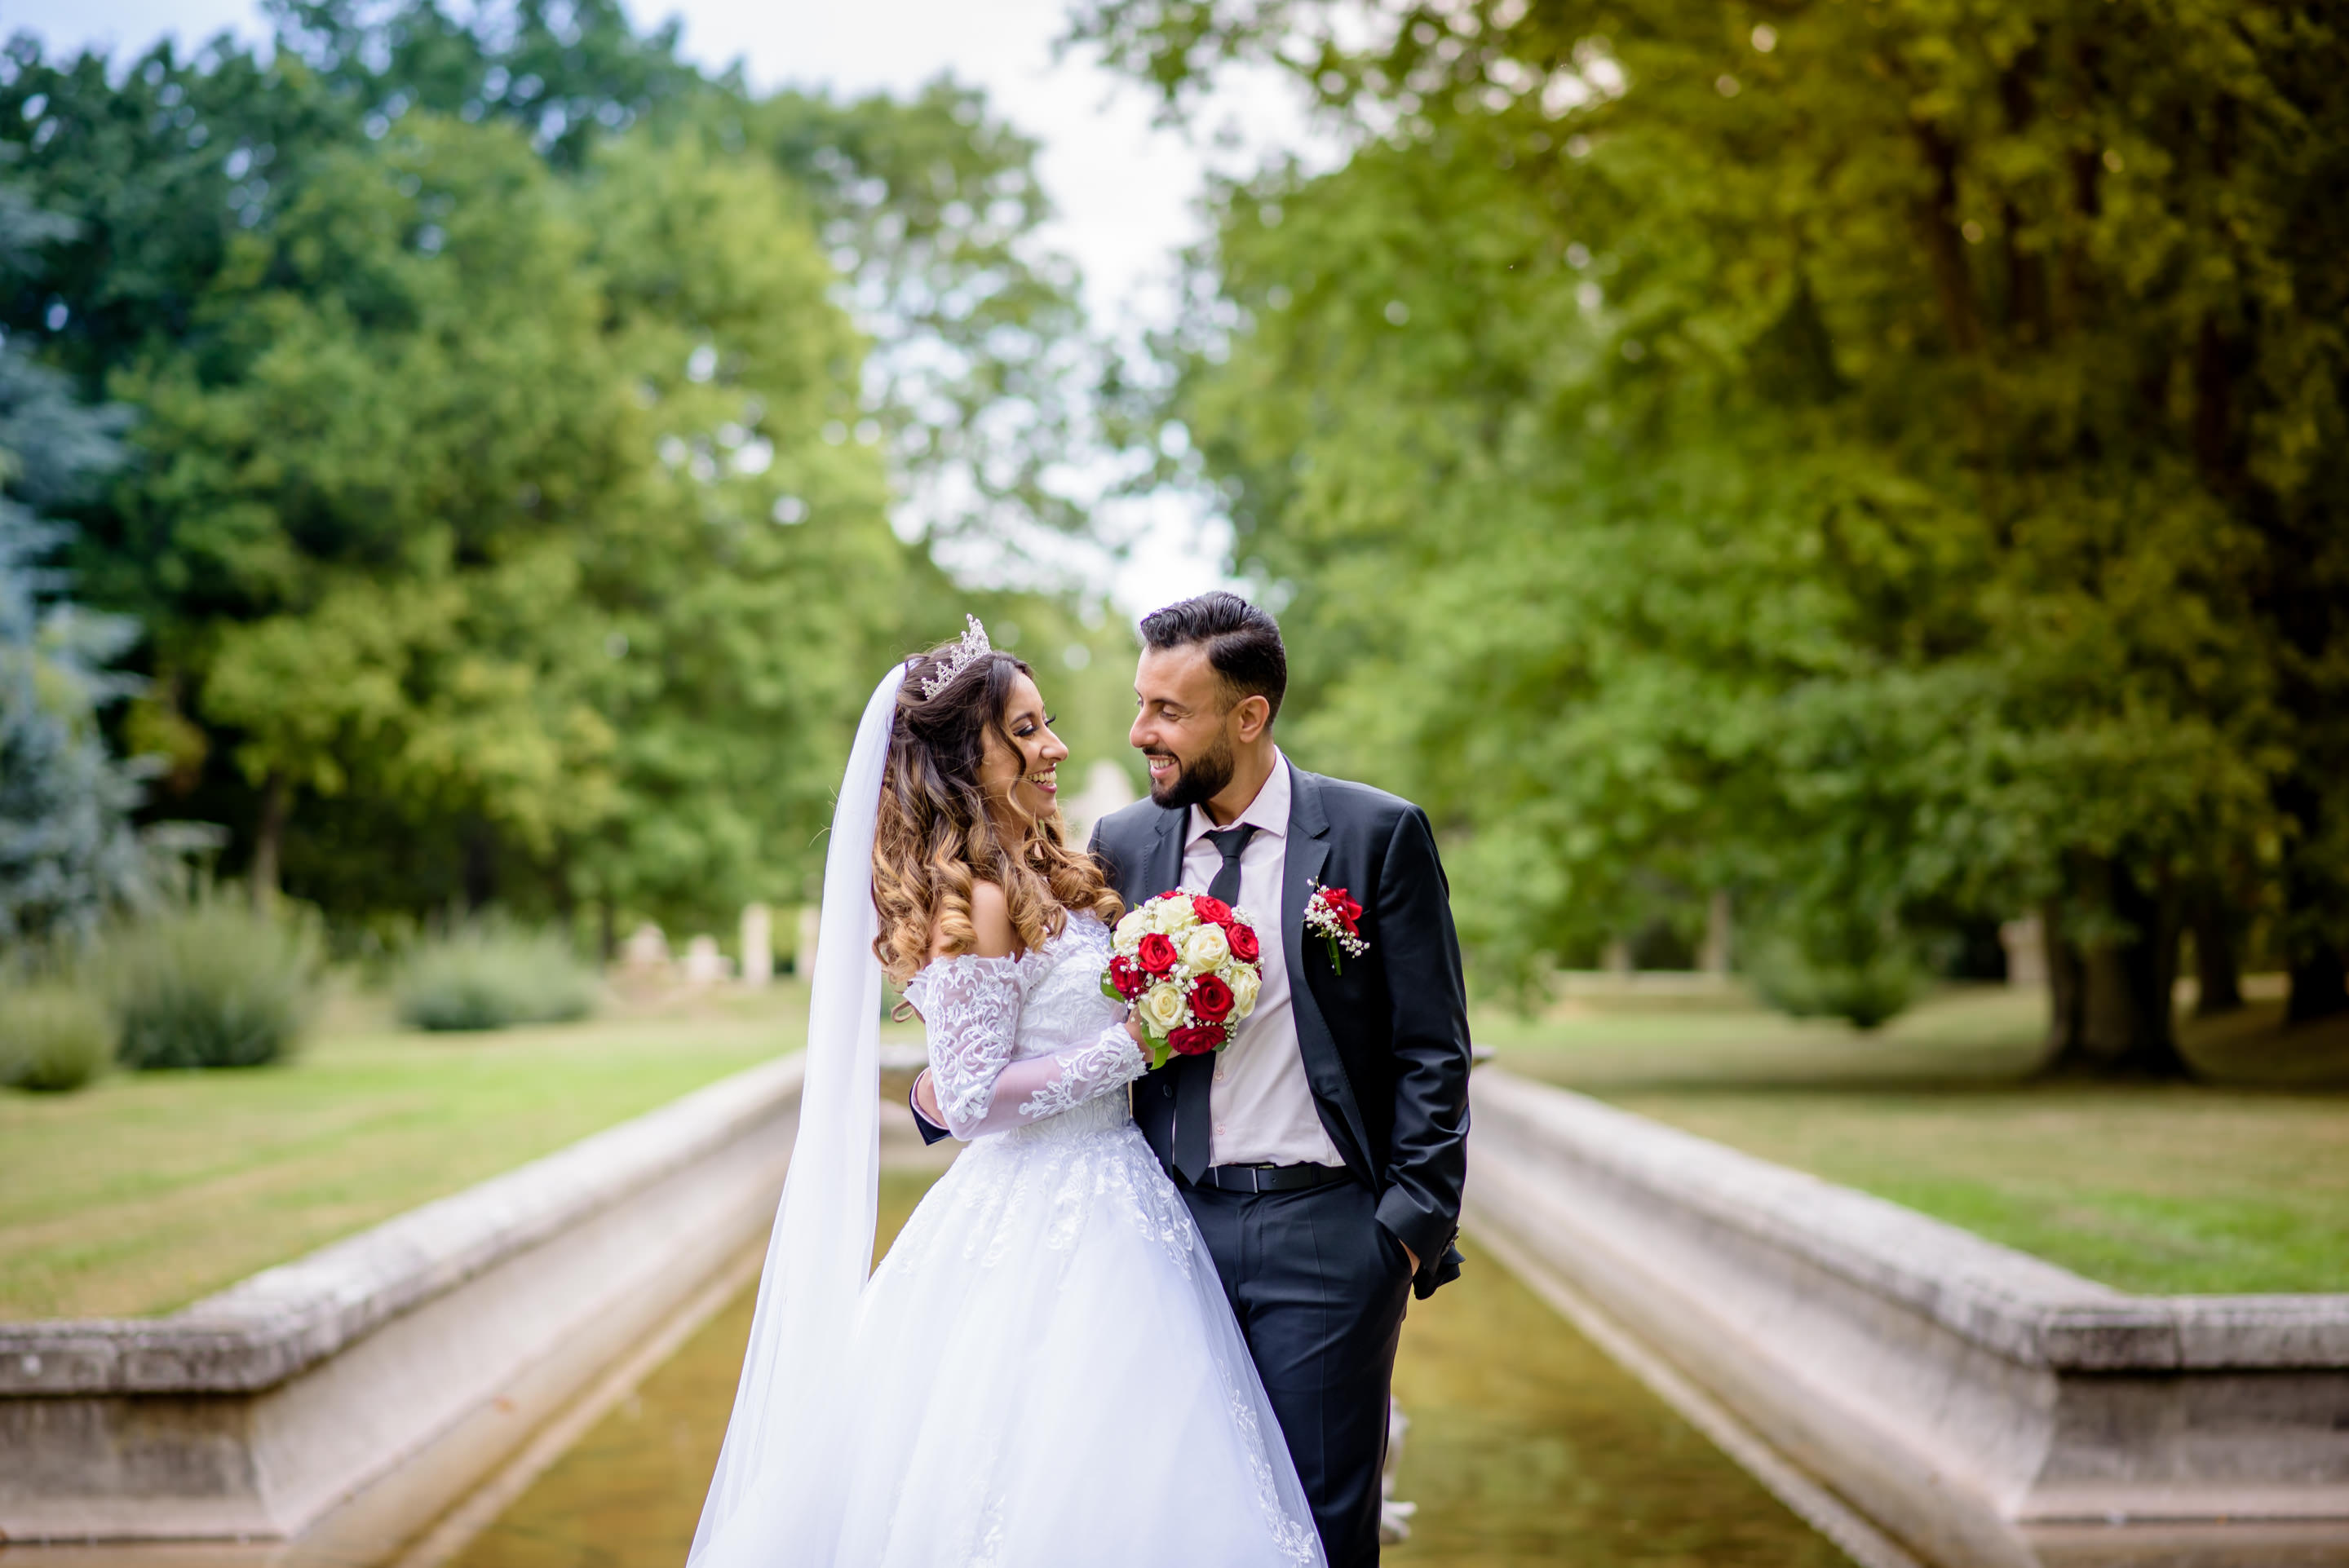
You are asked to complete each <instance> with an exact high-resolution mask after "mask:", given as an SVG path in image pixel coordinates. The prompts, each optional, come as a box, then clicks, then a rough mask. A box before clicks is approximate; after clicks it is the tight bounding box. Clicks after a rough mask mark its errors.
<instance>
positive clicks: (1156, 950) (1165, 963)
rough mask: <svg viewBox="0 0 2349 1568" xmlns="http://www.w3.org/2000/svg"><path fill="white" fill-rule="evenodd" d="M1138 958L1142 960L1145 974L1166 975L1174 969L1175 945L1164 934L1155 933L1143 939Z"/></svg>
mask: <svg viewBox="0 0 2349 1568" xmlns="http://www.w3.org/2000/svg"><path fill="white" fill-rule="evenodd" d="M1136 956H1138V957H1139V958H1140V959H1141V960H1142V968H1143V973H1144V974H1148V975H1164V974H1165V973H1166V972H1167V971H1168V970H1169V969H1172V968H1174V956H1175V955H1174V943H1173V942H1172V941H1170V940H1169V939H1168V938H1167V937H1166V936H1165V935H1164V934H1163V933H1160V932H1155V931H1154V932H1152V933H1151V934H1149V935H1147V936H1145V937H1143V939H1142V946H1141V949H1140V951H1139V953H1138V954H1136Z"/></svg>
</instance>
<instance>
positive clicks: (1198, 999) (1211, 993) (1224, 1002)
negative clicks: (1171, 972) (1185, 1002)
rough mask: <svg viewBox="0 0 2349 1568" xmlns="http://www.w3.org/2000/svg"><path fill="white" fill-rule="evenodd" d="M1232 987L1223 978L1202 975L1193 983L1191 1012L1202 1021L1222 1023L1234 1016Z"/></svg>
mask: <svg viewBox="0 0 2349 1568" xmlns="http://www.w3.org/2000/svg"><path fill="white" fill-rule="evenodd" d="M1234 1000H1235V998H1234V997H1233V995H1232V988H1231V987H1230V986H1228V985H1225V984H1224V982H1223V980H1222V978H1221V977H1220V976H1218V975H1200V976H1199V977H1198V978H1197V979H1196V980H1195V981H1193V982H1192V983H1191V1012H1192V1014H1193V1015H1194V1016H1196V1017H1197V1018H1198V1019H1199V1020H1200V1021H1201V1022H1203V1023H1208V1024H1220V1023H1222V1022H1223V1021H1224V1020H1225V1019H1226V1018H1228V1017H1230V1016H1232V1003H1233V1001H1234Z"/></svg>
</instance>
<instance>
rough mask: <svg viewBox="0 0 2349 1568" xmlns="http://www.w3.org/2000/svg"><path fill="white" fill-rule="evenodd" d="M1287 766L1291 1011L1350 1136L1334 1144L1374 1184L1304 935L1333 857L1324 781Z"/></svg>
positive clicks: (1319, 1084)
mask: <svg viewBox="0 0 2349 1568" xmlns="http://www.w3.org/2000/svg"><path fill="white" fill-rule="evenodd" d="M1287 766H1288V843H1287V845H1286V846H1285V852H1284V854H1283V856H1282V860H1283V862H1284V863H1283V865H1282V875H1281V886H1280V948H1281V953H1282V955H1283V956H1284V958H1285V959H1286V960H1287V962H1288V1011H1289V1015H1290V1017H1291V1019H1292V1021H1293V1022H1294V1023H1295V1024H1296V1026H1297V1047H1298V1052H1299V1055H1300V1056H1302V1057H1304V1060H1305V1076H1306V1078H1307V1081H1309V1083H1310V1084H1311V1085H1312V1086H1313V1095H1314V1098H1315V1099H1318V1100H1319V1101H1320V1102H1321V1103H1322V1105H1323V1106H1324V1107H1326V1108H1327V1109H1330V1110H1334V1111H1335V1112H1337V1115H1338V1119H1340V1121H1342V1122H1343V1123H1344V1124H1345V1127H1346V1130H1347V1131H1348V1132H1350V1134H1351V1136H1350V1137H1348V1138H1334V1139H1333V1141H1335V1142H1336V1143H1337V1145H1338V1149H1339V1152H1340V1154H1342V1155H1344V1156H1345V1159H1346V1163H1347V1164H1348V1165H1350V1166H1351V1167H1353V1169H1354V1171H1355V1173H1356V1174H1357V1175H1359V1176H1361V1178H1362V1180H1363V1181H1367V1182H1371V1183H1373V1184H1375V1182H1376V1181H1377V1178H1376V1175H1375V1174H1374V1173H1373V1172H1372V1171H1371V1170H1370V1169H1369V1155H1368V1153H1367V1152H1366V1150H1369V1148H1370V1146H1371V1140H1370V1136H1369V1133H1368V1131H1367V1130H1365V1129H1364V1127H1363V1125H1362V1113H1361V1109H1360V1108H1359V1107H1357V1106H1356V1105H1355V1103H1354V1088H1353V1084H1352V1082H1351V1081H1350V1079H1349V1078H1347V1077H1346V1064H1345V1060H1344V1058H1343V1057H1340V1056H1339V1054H1338V1042H1337V1041H1336V1040H1335V1039H1334V1038H1333V1037H1331V1036H1330V1025H1329V1022H1328V1020H1327V1019H1325V1018H1323V1017H1322V1016H1321V1003H1320V1001H1319V998H1318V997H1316V996H1315V995H1313V986H1312V984H1311V983H1310V981H1309V980H1308V979H1307V973H1308V964H1307V954H1308V953H1309V951H1310V948H1309V945H1308V944H1309V942H1310V941H1311V940H1312V939H1311V938H1310V937H1309V936H1308V935H1307V934H1306V931H1305V901H1306V900H1307V899H1308V898H1309V897H1310V896H1312V892H1313V882H1314V881H1315V880H1316V879H1317V878H1319V876H1320V874H1321V868H1322V866H1323V865H1324V864H1325V863H1327V862H1328V861H1329V859H1330V817H1329V814H1328V813H1327V812H1326V811H1324V810H1322V808H1321V781H1320V779H1319V777H1318V776H1316V775H1314V774H1311V773H1308V772H1306V771H1305V770H1304V769H1301V768H1299V767H1298V766H1297V765H1296V764H1294V763H1288V764H1287ZM1332 1131H1333V1133H1334V1131H1335V1130H1334V1129H1333V1130H1332Z"/></svg>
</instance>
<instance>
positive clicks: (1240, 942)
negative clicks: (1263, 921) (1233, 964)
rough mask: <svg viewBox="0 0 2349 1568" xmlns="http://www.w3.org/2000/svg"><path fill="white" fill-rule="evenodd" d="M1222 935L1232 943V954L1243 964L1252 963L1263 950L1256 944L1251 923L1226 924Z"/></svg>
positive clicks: (1254, 930)
mask: <svg viewBox="0 0 2349 1568" xmlns="http://www.w3.org/2000/svg"><path fill="white" fill-rule="evenodd" d="M1224 935H1225V937H1226V939H1227V940H1228V941H1229V942H1230V943H1231V944H1232V956H1233V957H1235V958H1237V959H1238V960H1239V961H1240V962H1241V963H1243V964H1253V963H1255V962H1256V961H1257V958H1258V957H1260V956H1261V955H1262V954H1263V952H1264V950H1263V949H1262V948H1260V947H1258V946H1257V940H1256V927H1255V926H1253V925H1238V924H1234V925H1227V926H1226V927H1224Z"/></svg>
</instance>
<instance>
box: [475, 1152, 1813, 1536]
mask: <svg viewBox="0 0 2349 1568" xmlns="http://www.w3.org/2000/svg"><path fill="white" fill-rule="evenodd" d="M931 1180H933V1176H932V1174H931V1173H930V1172H927V1171H884V1172H883V1175H882V1179H881V1226H880V1233H881V1237H882V1244H883V1245H884V1246H885V1245H886V1244H887V1238H889V1237H891V1236H894V1235H895V1233H896V1230H897V1227H898V1226H899V1225H900V1224H902V1223H904V1222H905V1216H906V1214H907V1213H909V1212H912V1209H913V1206H914V1204H915V1203H916V1202H917V1201H918V1200H919V1199H920V1197H921V1194H922V1192H923V1191H924V1189H925V1188H926V1186H927V1185H928V1183H929V1181H931ZM1467 1251H1468V1272H1467V1274H1465V1275H1464V1277H1463V1278H1462V1279H1461V1280H1460V1282H1459V1283H1458V1284H1454V1285H1451V1286H1448V1287H1447V1288H1445V1289H1444V1290H1443V1291H1441V1292H1439V1293H1438V1294H1437V1295H1436V1296H1435V1297H1434V1299H1433V1300H1431V1301H1425V1302H1419V1303H1415V1304H1414V1305H1413V1307H1412V1314H1411V1318H1410V1321H1409V1323H1408V1325H1407V1326H1405V1328H1404V1330H1403V1344H1402V1360H1401V1362H1400V1364H1399V1365H1398V1366H1397V1367H1396V1371H1395V1392H1396V1395H1397V1397H1398V1398H1400V1399H1401V1400H1402V1407H1403V1409H1404V1411H1405V1413H1406V1414H1407V1415H1408V1416H1409V1417H1410V1418H1411V1422H1412V1427H1411V1433H1410V1436H1409V1438H1408V1439H1406V1441H1405V1444H1404V1449H1403V1459H1402V1467H1401V1473H1400V1477H1399V1485H1398V1488H1397V1491H1398V1492H1399V1494H1400V1495H1401V1496H1402V1497H1405V1498H1408V1499H1410V1500H1411V1501H1414V1502H1416V1503H1418V1504H1419V1512H1418V1514H1417V1516H1416V1517H1415V1518H1414V1519H1413V1525H1412V1529H1413V1538H1412V1540H1411V1541H1410V1542H1408V1543H1407V1544H1404V1545H1402V1546H1397V1547H1390V1548H1389V1549H1388V1550H1387V1552H1386V1553H1385V1557H1384V1561H1385V1562H1386V1563H1390V1564H1392V1565H1394V1568H1438V1565H1441V1568H1502V1565H1504V1564H1516V1563H1574V1564H1578V1568H1612V1565H1616V1564H1621V1565H1626V1568H1628V1565H1630V1564H1640V1565H1641V1568H1666V1565H1673V1564H1686V1565H1688V1568H1698V1565H1700V1564H1702V1565H1704V1568H1737V1565H1741V1564H1750V1565H1752V1568H1832V1565H1835V1564H1840V1563H1844V1562H1845V1559H1844V1558H1843V1556H1842V1554H1841V1553H1838V1552H1837V1550H1836V1549H1835V1548H1834V1547H1833V1546H1831V1545H1829V1544H1828V1543H1827V1542H1826V1541H1825V1540H1824V1539H1822V1538H1821V1537H1819V1536H1818V1535H1816V1533H1814V1532H1812V1531H1811V1530H1810V1529H1809V1528H1808V1527H1807V1526H1806V1525H1804V1524H1803V1523H1802V1522H1801V1521H1799V1520H1797V1519H1796V1518H1795V1516H1794V1515H1793V1514H1791V1513H1789V1512H1788V1511H1786V1510H1785V1508H1783V1507H1781V1506H1780V1505H1779V1504H1778V1502H1777V1501H1776V1500H1775V1499H1774V1498H1772V1497H1771V1496H1770V1495H1769V1493H1767V1492H1765V1491H1763V1490H1762V1488H1761V1487H1759V1486H1758V1485H1756V1484H1755V1483H1754V1480H1752V1479H1751V1478H1749V1477H1748V1476H1747V1475H1746V1474H1745V1472H1744V1471H1743V1470H1739V1469H1738V1468H1737V1467H1736V1466H1735V1465H1733V1464H1732V1463H1731V1462H1730V1461H1729V1460H1727V1459H1726V1458H1724V1457H1723V1455H1722V1454H1721V1453H1720V1452H1719V1451H1718V1450H1717V1449H1714V1448H1713V1446H1712V1445H1711V1444H1710V1443H1708V1442H1707V1441H1706V1440H1705V1439H1703V1438H1702V1436H1700V1435H1699V1434H1698V1433H1697V1432H1696V1431H1695V1430H1694V1429H1692V1428H1690V1427H1689V1426H1688V1425H1687V1424H1686V1423H1684V1422H1682V1420H1681V1419H1680V1418H1679V1417H1677V1416H1676V1415H1674V1414H1673V1413H1672V1412H1671V1410H1670V1409H1668V1408H1665V1407H1664V1406H1663V1405H1661V1404H1660V1403H1659V1402H1658V1401H1657V1400H1656V1399H1655V1398H1654V1397H1653V1396H1652V1395H1651V1394H1650V1393H1648V1391H1647V1390H1646V1389H1645V1388H1643V1387H1640V1385H1639V1384H1638V1383H1636V1382H1634V1381H1632V1379H1631V1378H1630V1377H1629V1376H1627V1375H1626V1374H1624V1373H1623V1372H1621V1371H1620V1370H1619V1369H1618V1368H1617V1367H1616V1366H1615V1365H1614V1363H1613V1362H1611V1361H1609V1360H1608V1359H1607V1358H1606V1357H1604V1356H1602V1355H1601V1354H1599V1351H1598V1350H1596V1349H1595V1348H1593V1347H1592V1346H1590V1345H1589V1344H1588V1342H1587V1341H1585V1340H1584V1339H1582V1338H1581V1337H1580V1336H1578V1335H1577V1334H1576V1333H1575V1332H1574V1330H1573V1329H1571V1328H1569V1327H1568V1326H1567V1325H1566V1324H1565V1323H1564V1322H1563V1321H1561V1320H1560V1319H1559V1318H1558V1316H1557V1314H1556V1313H1554V1312H1552V1311H1551V1310H1550V1309H1549V1308H1548V1307H1547V1306H1545V1305H1543V1304H1542V1303H1541V1302H1540V1301H1538V1300H1537V1299H1536V1298H1535V1297H1534V1296H1533V1295H1532V1294H1531V1293H1530V1292H1528V1291H1527V1290H1526V1288H1525V1287H1524V1286H1522V1285H1520V1284H1517V1282H1516V1280H1515V1279H1513V1278H1512V1277H1510V1275H1509V1274H1507V1273H1506V1272H1505V1271H1504V1270H1503V1269H1502V1268H1501V1267H1500V1265H1499V1264H1495V1262H1494V1261H1493V1260H1492V1259H1491V1257H1490V1256H1489V1255H1488V1254H1485V1253H1480V1252H1478V1251H1477V1250H1476V1249H1475V1248H1474V1247H1470V1248H1468V1249H1467ZM752 1295H753V1293H752V1292H750V1291H745V1292H744V1293H743V1294H742V1295H740V1297H738V1298H737V1299H736V1300H735V1301H734V1302H733V1303H732V1304H731V1305H729V1306H728V1307H727V1308H726V1309H725V1310H724V1311H723V1312H721V1313H719V1315H717V1316H716V1317H714V1318H713V1319H711V1320H710V1322H709V1324H707V1325H706V1326H703V1328H702V1329H701V1331H700V1332H699V1333H698V1334H697V1335H695V1336H693V1338H692V1339H690V1340H689V1341H688V1342H687V1344H686V1346H685V1347H684V1348H683V1349H682V1350H680V1351H679V1352H678V1354H677V1356H676V1357H673V1358H672V1359H671V1360H669V1361H668V1362H667V1363H666V1364H665V1365H664V1366H662V1367H660V1368H659V1369H658V1370H657V1371H656V1372H654V1373H653V1374H652V1376H650V1377H647V1379H646V1380H645V1381H644V1383H643V1384H642V1385H640V1386H639V1387H638V1388H637V1390H636V1393H635V1394H634V1395H632V1396H630V1397H629V1398H626V1399H624V1400H623V1401H621V1403H620V1404H619V1405H617V1406H616V1407H615V1408H613V1409H612V1410H611V1411H610V1412H609V1413H608V1414H607V1415H605V1418H603V1419H602V1420H601V1421H599V1422H597V1423H596V1425H595V1427H594V1428H593V1429H591V1430H590V1431H589V1432H588V1433H587V1435H586V1436H585V1437H584V1438H583V1439H580V1441H579V1442H578V1443H576V1444H575V1445H574V1446H573V1447H572V1448H571V1449H570V1450H569V1451H568V1452H566V1453H565V1454H564V1457H563V1458H562V1459H560V1460H557V1461H556V1462H555V1463H554V1465H553V1466H552V1467H551V1468H550V1469H548V1470H546V1471H545V1472H544V1473H543V1474H541V1475H540V1476H539V1477H538V1479H537V1480H536V1481H535V1482H534V1483H533V1484H532V1486H531V1487H530V1488H529V1490H528V1491H525V1492H524V1493H523V1496H522V1497H521V1498H520V1499H519V1500H518V1501H516V1502H515V1503H514V1504H513V1506H512V1507H511V1508H509V1509H508V1510H507V1511H505V1513H504V1514H502V1516H501V1517H500V1518H499V1519H498V1520H497V1521H496V1522H495V1523H493V1524H492V1525H491V1526H490V1527H489V1528H488V1529H486V1530H484V1531H483V1532H481V1534H480V1535H478V1536H476V1537H474V1538H473V1540H472V1542H471V1543H470V1544H469V1545H468V1546H467V1547H466V1548H465V1550H464V1551H463V1552H462V1553H460V1555H459V1556H458V1557H457V1558H456V1560H455V1562H456V1563H457V1565H458V1568H605V1565H609V1568H680V1565H681V1564H682V1563H684V1561H685V1551H686V1546H687V1543H688V1542H690V1541H691V1540H692V1539H693V1526H694V1522H695V1520H696V1518H697V1517H698V1515H699V1513H700V1510H701V1494H702V1489H703V1488H704V1487H705V1486H707V1485H708V1484H709V1473H710V1470H712V1469H713V1468H714V1467H715V1465H716V1464H717V1460H718V1444H719V1439H720V1437H722V1436H723V1434H724V1429H725V1425H726V1415H727V1411H728V1408H729V1407H730V1405H731V1403H732V1401H733V1398H734V1379H735V1375H736V1374H737V1372H739V1371H740V1367H741V1359H742V1346H743V1343H744V1341H745V1340H746V1339H747V1338H748V1337H749V1336H750V1305H751V1297H752Z"/></svg>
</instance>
